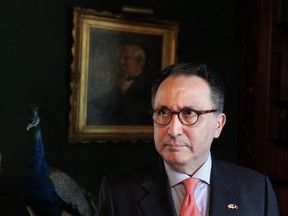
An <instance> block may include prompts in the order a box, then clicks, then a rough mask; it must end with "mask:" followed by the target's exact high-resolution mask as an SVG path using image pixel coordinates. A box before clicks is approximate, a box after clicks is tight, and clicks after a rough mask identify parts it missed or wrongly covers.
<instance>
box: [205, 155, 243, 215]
mask: <svg viewBox="0 0 288 216" xmlns="http://www.w3.org/2000/svg"><path fill="white" fill-rule="evenodd" d="M237 188H238V186H237V180H235V179H231V177H230V176H229V174H228V173H227V172H226V171H225V166H224V165H223V164H222V162H220V161H218V160H216V159H214V158H213V163H212V171H211V191H210V196H211V197H210V210H209V212H210V213H209V215H210V216H219V215H221V216H229V215H233V216H234V215H235V216H236V215H238V213H240V212H239V211H238V210H237V209H236V207H237V206H241V203H240V198H239V193H237V191H239V190H238V189H237Z"/></svg>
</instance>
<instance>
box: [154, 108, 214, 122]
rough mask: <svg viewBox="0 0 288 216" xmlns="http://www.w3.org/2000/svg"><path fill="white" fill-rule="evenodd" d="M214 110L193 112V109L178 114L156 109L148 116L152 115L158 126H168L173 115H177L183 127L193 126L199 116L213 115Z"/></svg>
mask: <svg viewBox="0 0 288 216" xmlns="http://www.w3.org/2000/svg"><path fill="white" fill-rule="evenodd" d="M216 111H217V110H216V109H212V110H201V111H199V110H193V109H183V110H180V111H179V112H172V111H170V110H168V109H156V110H153V109H152V110H151V111H150V114H151V115H152V118H153V120H154V122H155V123H156V124H158V125H162V126H165V125H168V124H169V123H170V122H171V120H172V116H173V115H177V116H178V119H179V121H180V122H181V123H182V124H183V125H187V126H191V125H194V124H195V123H196V122H197V121H198V119H199V116H200V115H203V114H207V113H213V112H216Z"/></svg>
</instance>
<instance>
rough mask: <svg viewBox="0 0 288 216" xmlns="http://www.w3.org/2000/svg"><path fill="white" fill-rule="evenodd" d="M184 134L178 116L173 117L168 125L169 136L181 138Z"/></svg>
mask: <svg viewBox="0 0 288 216" xmlns="http://www.w3.org/2000/svg"><path fill="white" fill-rule="evenodd" d="M182 133H183V125H182V123H181V122H180V120H179V117H178V115H175V114H174V115H172V119H171V122H170V123H169V125H168V134H169V135H170V136H172V137H176V136H179V135H181V134H182Z"/></svg>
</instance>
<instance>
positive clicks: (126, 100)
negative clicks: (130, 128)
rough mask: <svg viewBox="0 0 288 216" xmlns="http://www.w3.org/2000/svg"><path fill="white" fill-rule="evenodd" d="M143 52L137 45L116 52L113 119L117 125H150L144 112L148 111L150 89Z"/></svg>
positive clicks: (124, 46) (125, 46) (151, 82)
mask: <svg viewBox="0 0 288 216" xmlns="http://www.w3.org/2000/svg"><path fill="white" fill-rule="evenodd" d="M146 58H147V56H146V53H145V51H144V49H143V48H142V47H141V46H139V45H137V44H123V46H122V47H121V49H120V52H119V74H118V78H117V86H118V92H119V95H118V104H117V106H115V107H114V108H115V109H116V115H115V117H114V120H115V122H116V123H118V124H120V125H123V124H124V125H151V124H152V119H151V118H149V115H148V111H149V109H150V108H151V94H150V89H151V87H152V85H153V79H152V73H151V71H148V70H147V69H148V68H149V67H148V66H147V64H146Z"/></svg>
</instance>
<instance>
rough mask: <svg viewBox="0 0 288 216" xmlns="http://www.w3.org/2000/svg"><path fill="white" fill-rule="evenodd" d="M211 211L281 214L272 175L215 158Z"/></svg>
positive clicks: (232, 213)
mask: <svg viewBox="0 0 288 216" xmlns="http://www.w3.org/2000/svg"><path fill="white" fill-rule="evenodd" d="M212 160H213V162H212V171H211V182H210V183H211V194H210V215H211V216H216V215H222V216H226V215H227V216H228V215H243V216H244V215H257V216H258V215H259V216H262V215H263V216H264V215H265V216H268V215H269V216H278V215H279V211H278V204H277V200H276V196H275V193H274V190H273V188H272V184H271V182H270V180H269V178H268V177H267V176H265V175H263V174H261V173H259V172H256V171H254V170H252V169H249V168H245V167H241V166H238V165H234V164H231V163H227V162H223V161H220V160H217V159H215V158H213V159H212Z"/></svg>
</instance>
